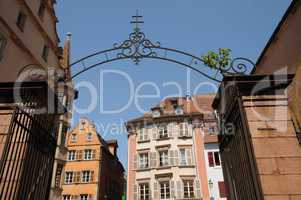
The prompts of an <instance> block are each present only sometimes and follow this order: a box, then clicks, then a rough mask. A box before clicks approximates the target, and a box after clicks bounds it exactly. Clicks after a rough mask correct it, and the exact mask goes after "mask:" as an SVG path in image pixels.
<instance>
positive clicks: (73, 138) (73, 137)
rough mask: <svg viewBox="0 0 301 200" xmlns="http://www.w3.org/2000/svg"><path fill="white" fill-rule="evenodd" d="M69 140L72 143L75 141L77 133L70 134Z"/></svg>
mask: <svg viewBox="0 0 301 200" xmlns="http://www.w3.org/2000/svg"><path fill="white" fill-rule="evenodd" d="M71 142H72V143H76V142H77V134H75V133H72V134H71Z"/></svg>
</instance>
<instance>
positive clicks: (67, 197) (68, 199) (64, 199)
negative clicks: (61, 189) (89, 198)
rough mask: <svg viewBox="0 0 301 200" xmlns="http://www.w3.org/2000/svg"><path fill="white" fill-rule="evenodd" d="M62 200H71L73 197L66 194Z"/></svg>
mask: <svg viewBox="0 0 301 200" xmlns="http://www.w3.org/2000/svg"><path fill="white" fill-rule="evenodd" d="M62 200H71V195H70V194H64V195H63V199H62Z"/></svg>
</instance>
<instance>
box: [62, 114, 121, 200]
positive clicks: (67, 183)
mask: <svg viewBox="0 0 301 200" xmlns="http://www.w3.org/2000/svg"><path fill="white" fill-rule="evenodd" d="M66 147H67V150H68V152H67V155H66V165H65V168H64V172H63V180H62V181H63V192H62V196H61V199H62V200H96V199H97V200H105V199H121V197H122V195H123V190H124V168H123V166H122V164H121V163H120V161H119V160H118V157H117V148H118V145H117V141H115V140H108V141H105V140H104V139H103V138H102V137H101V136H100V135H99V134H98V133H97V131H96V128H95V125H94V124H93V122H91V121H90V120H88V119H84V118H82V119H80V121H79V123H78V124H77V126H76V127H75V128H73V129H72V130H71V131H69V132H68V134H67V142H66Z"/></svg>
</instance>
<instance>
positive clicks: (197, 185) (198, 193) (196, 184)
mask: <svg viewBox="0 0 301 200" xmlns="http://www.w3.org/2000/svg"><path fill="white" fill-rule="evenodd" d="M194 193H195V197H196V198H201V187H200V181H199V180H198V179H196V180H195V181H194Z"/></svg>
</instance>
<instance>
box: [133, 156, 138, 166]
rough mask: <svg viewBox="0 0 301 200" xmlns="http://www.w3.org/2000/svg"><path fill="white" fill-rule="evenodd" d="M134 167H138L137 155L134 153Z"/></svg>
mask: <svg viewBox="0 0 301 200" xmlns="http://www.w3.org/2000/svg"><path fill="white" fill-rule="evenodd" d="M134 169H138V155H137V154H135V157H134Z"/></svg>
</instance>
